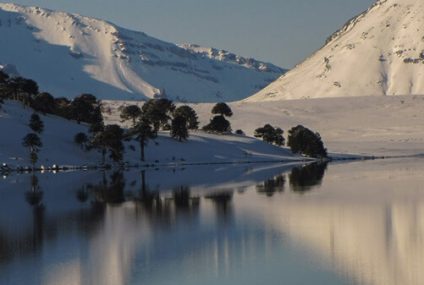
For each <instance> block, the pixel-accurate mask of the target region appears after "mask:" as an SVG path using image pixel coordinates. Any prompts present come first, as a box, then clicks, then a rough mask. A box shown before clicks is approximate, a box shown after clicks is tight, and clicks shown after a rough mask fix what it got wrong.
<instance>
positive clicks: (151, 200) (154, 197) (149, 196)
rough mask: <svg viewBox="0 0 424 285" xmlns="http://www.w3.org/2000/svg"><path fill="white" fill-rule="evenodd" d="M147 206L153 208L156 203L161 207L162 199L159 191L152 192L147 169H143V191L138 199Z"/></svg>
mask: <svg viewBox="0 0 424 285" xmlns="http://www.w3.org/2000/svg"><path fill="white" fill-rule="evenodd" d="M138 200H139V201H140V202H141V204H143V206H144V207H146V208H152V207H154V206H155V205H156V206H157V207H161V204H162V203H161V200H160V197H159V193H158V192H151V191H150V190H149V187H148V186H147V183H146V171H145V170H143V171H141V191H140V198H139V199H138Z"/></svg>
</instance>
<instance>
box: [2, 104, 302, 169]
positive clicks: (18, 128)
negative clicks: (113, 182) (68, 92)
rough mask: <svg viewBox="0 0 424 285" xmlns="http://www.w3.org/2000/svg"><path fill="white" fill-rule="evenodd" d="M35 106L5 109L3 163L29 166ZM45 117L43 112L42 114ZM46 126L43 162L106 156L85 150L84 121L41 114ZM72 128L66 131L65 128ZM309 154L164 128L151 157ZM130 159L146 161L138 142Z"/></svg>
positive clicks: (243, 158) (165, 160)
mask: <svg viewBox="0 0 424 285" xmlns="http://www.w3.org/2000/svg"><path fill="white" fill-rule="evenodd" d="M31 114H32V110H31V109H28V108H23V107H22V105H21V104H20V103H17V102H11V101H6V102H5V103H4V104H3V105H2V106H1V108H0V133H1V134H2V137H1V139H0V163H8V164H10V165H13V166H17V165H21V166H23V165H29V164H30V162H29V151H28V149H26V148H24V147H23V146H22V139H23V137H24V136H25V135H26V134H28V133H29V132H31V129H30V128H29V127H28V122H29V118H30V116H31ZM40 116H41V115H40ZM41 119H42V121H43V122H44V125H45V128H44V132H43V133H42V135H41V141H42V143H43V146H42V148H41V150H40V153H39V158H40V159H39V162H38V165H45V166H51V165H53V164H60V165H77V166H78V165H98V164H99V163H100V162H101V155H100V154H99V153H98V152H96V151H95V150H92V151H89V152H86V151H83V150H81V148H80V147H79V146H77V145H76V144H75V143H74V142H73V140H74V136H75V134H77V133H78V132H85V133H87V127H86V126H84V125H83V124H81V125H79V124H77V123H76V122H73V121H68V120H65V119H62V118H59V117H56V116H41ZM64 130H66V131H64ZM292 160H293V161H298V162H301V161H302V160H304V158H302V157H300V156H297V155H293V154H292V153H291V151H290V150H288V149H286V148H280V147H276V146H273V145H270V144H267V143H264V142H262V141H260V140H257V139H255V138H251V137H245V136H237V135H213V134H207V133H204V132H201V131H198V132H194V133H191V135H190V137H189V139H188V141H186V142H183V143H180V142H177V141H175V140H174V139H172V138H171V137H170V136H169V133H160V135H159V136H158V138H157V139H155V141H154V142H153V141H150V142H149V144H148V146H147V147H146V162H147V163H155V164H160V165H168V164H175V163H179V164H204V163H235V162H261V161H262V162H265V161H266V162H272V161H274V162H281V161H292ZM124 161H125V162H128V163H130V164H139V163H140V150H139V144H138V142H137V141H129V142H125V155H124Z"/></svg>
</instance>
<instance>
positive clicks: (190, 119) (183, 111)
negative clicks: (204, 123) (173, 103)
mask: <svg viewBox="0 0 424 285" xmlns="http://www.w3.org/2000/svg"><path fill="white" fill-rule="evenodd" d="M178 116H180V117H183V118H185V119H186V121H187V128H188V129H189V130H196V129H198V128H199V118H198V116H197V114H196V111H194V109H193V108H191V107H190V106H187V105H183V106H180V107H178V108H177V109H175V111H174V118H176V117H178Z"/></svg>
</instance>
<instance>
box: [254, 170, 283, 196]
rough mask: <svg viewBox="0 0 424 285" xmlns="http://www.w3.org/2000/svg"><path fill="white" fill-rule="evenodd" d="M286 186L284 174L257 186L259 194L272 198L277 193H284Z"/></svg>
mask: <svg viewBox="0 0 424 285" xmlns="http://www.w3.org/2000/svg"><path fill="white" fill-rule="evenodd" d="M285 185H286V177H285V175H283V174H280V175H277V176H275V177H273V178H270V179H267V180H265V181H264V182H263V183H261V184H258V185H256V190H257V191H258V193H261V194H265V195H266V196H268V197H272V196H273V195H274V194H275V193H281V192H284V187H285Z"/></svg>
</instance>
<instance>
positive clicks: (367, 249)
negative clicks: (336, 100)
mask: <svg viewBox="0 0 424 285" xmlns="http://www.w3.org/2000/svg"><path fill="white" fill-rule="evenodd" d="M423 170H424V165H423V164H422V163H421V161H419V162H414V161H412V162H409V163H406V164H405V162H403V163H400V164H391V163H388V162H385V161H384V162H358V163H352V164H346V165H337V166H333V165H326V164H324V165H322V164H321V165H307V166H304V167H299V168H296V169H289V168H286V169H282V168H278V167H277V168H272V167H268V166H267V165H264V166H261V167H258V168H249V169H248V172H246V168H243V170H241V169H240V172H236V170H231V169H229V168H222V167H220V168H216V169H213V170H211V169H206V170H203V171H202V172H203V173H204V174H207V175H209V176H212V177H216V181H205V180H202V179H203V178H202V177H200V175H199V173H200V170H199V169H197V168H196V169H193V170H190V169H187V170H186V171H184V172H178V171H176V172H175V173H173V171H172V170H170V171H166V170H163V171H143V172H138V171H134V172H107V173H96V174H95V175H94V174H93V175H92V174H90V173H85V174H84V175H85V176H83V175H82V174H75V173H74V174H72V173H71V174H61V176H59V177H58V176H53V175H50V174H49V175H38V176H36V177H35V178H34V176H31V175H29V176H18V177H14V178H13V177H12V178H13V179H12V180H9V181H10V183H7V184H2V185H1V186H2V187H1V188H0V265H1V266H0V284H11V285H13V284H55V285H56V284H77V285H85V284H105V285H108V284H111V285H112V284H113V285H124V284H259V283H261V282H262V283H264V282H265V283H267V284H281V283H286V284H312V283H315V284H371V285H380V284H389V285H390V284H424V274H422V273H421V270H420V266H421V264H423V262H424V259H423V255H422V254H421V253H422V252H423V251H424V244H423V243H422V242H421V241H422V240H424V231H423V230H422V229H423V228H424V227H423V226H422V225H424V223H423V221H422V219H421V218H420V217H421V214H422V212H423V211H422V208H424V207H423V205H424V193H423V189H422V185H424V177H422V171H423ZM196 171H197V172H196ZM229 171H233V175H229V176H228V177H227V178H225V179H223V178H222V177H223V176H225V175H227V174H228V172H229ZM237 171H239V170H237ZM193 173H196V175H194V174H193ZM234 173H238V175H234ZM324 175H325V178H324ZM220 178H222V179H221V180H220ZM75 181H81V182H80V183H79V184H77V185H75ZM164 183H166V184H164ZM164 185H165V186H164ZM289 187H290V188H289ZM315 187H319V189H320V191H314V190H315V189H316V188H315ZM289 189H290V190H291V191H288V190H289ZM28 193H30V194H28ZM34 193H42V194H41V195H39V194H38V196H37V195H35V194H34ZM299 193H302V195H299ZM29 195H30V196H31V197H38V198H31V199H28V198H27V197H28V196H29ZM22 272H25V274H22Z"/></svg>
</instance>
